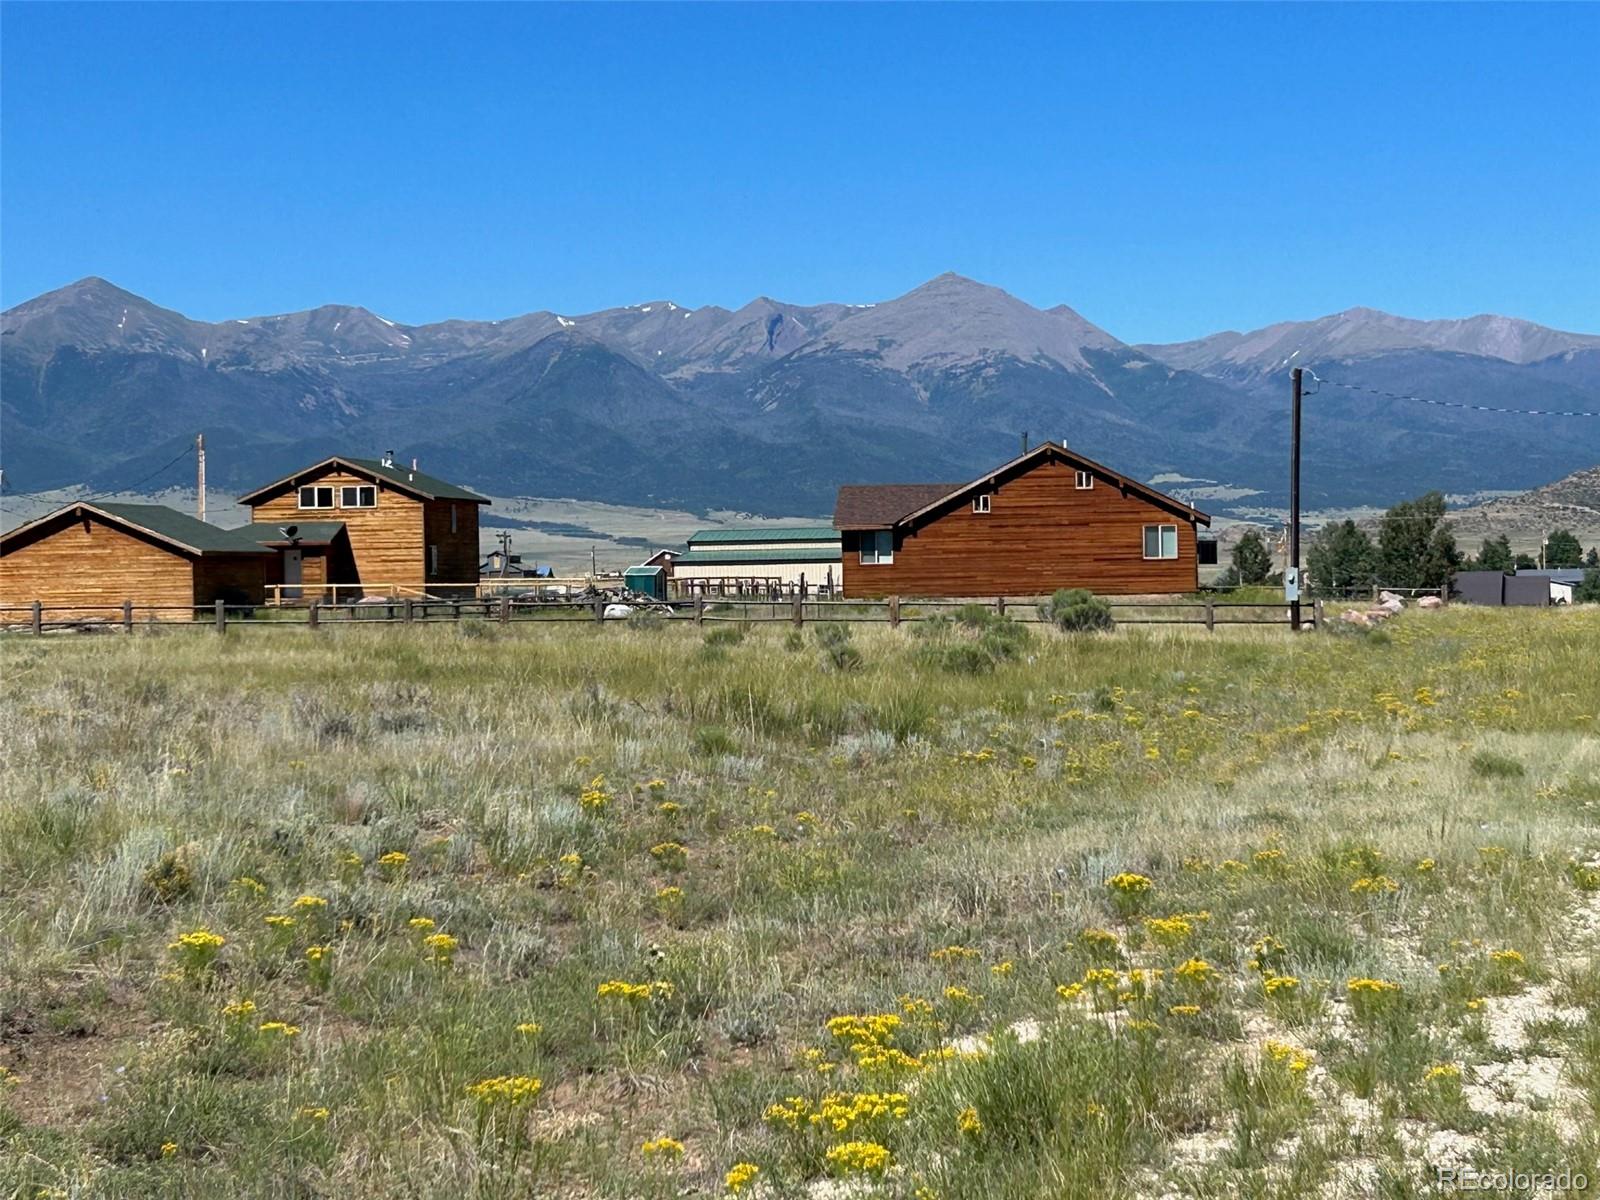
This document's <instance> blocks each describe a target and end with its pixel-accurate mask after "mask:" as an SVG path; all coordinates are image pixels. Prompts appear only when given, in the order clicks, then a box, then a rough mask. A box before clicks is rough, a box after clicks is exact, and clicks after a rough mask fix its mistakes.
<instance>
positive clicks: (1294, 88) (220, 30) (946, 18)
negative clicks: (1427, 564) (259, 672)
mask: <svg viewBox="0 0 1600 1200" xmlns="http://www.w3.org/2000/svg"><path fill="white" fill-rule="evenodd" d="M0 23H3V69H4V74H3V84H0V86H3V97H0V99H3V114H0V134H3V145H0V188H3V191H0V220H3V226H0V253H3V259H0V293H3V296H0V299H3V302H4V304H5V305H6V306H10V305H12V304H16V303H18V302H20V301H22V300H24V299H27V298H28V297H30V296H32V295H35V294H37V293H38V292H41V291H44V290H47V289H49V288H52V287H57V286H59V285H61V284H63V283H66V282H69V281H71V280H73V279H76V278H79V277H81V276H84V275H90V274H94V275H103V276H105V277H107V278H109V279H111V280H112V281H113V282H115V283H118V284H120V285H122V286H124V287H126V288H129V289H131V290H133V291H135V292H139V293H140V294H142V295H145V296H148V297H150V298H151V299H152V300H155V301H156V302H158V303H161V304H164V305H166V306H168V307H172V308H176V309H179V310H181V311H184V312H186V313H189V314H190V315H192V316H197V317H202V318H207V319H213V320H215V319H222V318H225V317H233V316H250V315H259V314H264V313H271V312H282V311H287V310H291V309H298V308H307V307H311V306H314V305H316V304H321V303H329V302H336V303H356V304H364V305H366V306H367V307H369V308H372V309H374V310H376V311H378V312H379V313H381V314H383V315H385V316H387V317H390V318H393V319H395V320H401V321H406V322H423V321H429V320H436V319H439V318H443V317H448V316H464V317H504V316H509V315H512V314H515V313H519V312H527V311H531V310H534V309H543V308H548V309H553V310H555V311H558V312H581V311H587V310H590V309H594V308H601V307H606V306H609V305H616V304H627V303H633V302H637V301H642V300H645V299H656V298H670V299H673V300H676V301H678V302H679V303H683V304H689V305H700V304H705V303H718V304H723V305H728V306H730V307H731V306H736V305H738V304H741V303H743V302H745V301H746V300H748V299H750V298H752V297H754V296H756V295H759V294H763V293H764V294H768V295H772V296H775V297H778V298H780V299H785V300H792V301H796V302H801V303H809V302H815V301H820V300H828V299H831V300H847V301H871V300H879V299H884V298H887V297H890V296H894V295H898V294H900V293H901V292H904V291H906V290H908V289H909V288H911V287H913V286H915V285H916V284H917V283H919V282H921V281H923V280H925V279H927V278H929V277H930V276H933V275H936V274H938V273H939V272H941V271H945V270H954V271H959V272H961V273H963V274H966V275H971V276H974V277H976V278H979V279H982V280H985V281H988V282H992V283H996V284H999V285H1000V286H1002V287H1004V288H1006V289H1007V290H1009V291H1011V292H1013V293H1015V294H1017V295H1019V296H1021V297H1023V298H1024V299H1026V300H1029V301H1031V302H1033V303H1035V304H1040V305H1048V304H1055V303H1062V302H1065V303H1068V304H1071V305H1072V306H1073V307H1075V308H1077V309H1078V310H1079V311H1081V312H1082V313H1083V314H1084V315H1085V316H1087V317H1088V318H1089V319H1091V320H1093V321H1095V322H1097V323H1098V324H1101V325H1103V326H1105V327H1106V328H1107V329H1109V330H1111V331H1112V332H1113V333H1115V334H1116V335H1117V336H1119V337H1121V338H1123V339H1125V340H1129V341H1143V340H1175V339H1179V338H1186V337H1193V336H1197V335H1200V334H1204V333H1208V332H1211V331H1214V330H1216V329H1220V328H1251V327H1254V326H1256V325H1260V324H1265V323H1267V322H1270V321H1273V320H1279V319H1284V318H1293V317H1308V316H1315V315H1320V314H1322V313H1326V312H1332V311H1337V310H1339V309H1342V308H1347V307H1350V306H1352V305H1357V304H1365V305H1371V306H1373V307H1377V308H1384V309H1388V310H1390V311H1395V312H1400V313H1405V314H1408V315H1415V316H1422V317H1435V316H1452V315H1468V314H1471V313H1475V312H1483V311H1493V312H1501V313H1508V314H1512V315H1516V316H1523V317H1527V318H1530V319H1533V320H1536V321H1540V322H1543V323H1545V324H1550V325H1555V326H1559V327H1565V328H1569V329H1579V330H1586V331H1597V330H1600V282H1597V281H1600V134H1597V128H1600V72H1596V70H1595V48H1596V46H1597V45H1600V7H1597V6H1595V5H1565V6H1558V7H1534V6H1524V5H1516V6H1510V7H1498V6H1487V5H1459V6H1436V7H1408V6H1392V5H1381V6H1373V7H1352V6H1343V5H1341V6H1335V7H1312V6H1301V5H1296V6H1289V7H1271V6H1260V5H1248V4H1240V5H1233V6H1225V7H1202V6H1192V5H1184V6H1178V7H1166V6H1156V5H1131V6H1124V7H1092V6H1086V5H1075V4H1073V5H1060V6H1054V7H999V6H990V5H986V6H978V7H928V6H915V5H896V6H886V7H866V6H847V5H828V6H822V7H786V6H776V5H760V6H733V5H705V6H697V7H679V6H670V5H647V6H623V5H611V4H598V5H593V6H588V7H581V8H580V7H561V6H552V5H525V6H513V5H501V6H494V7H478V6H471V5H465V4H460V5H445V6H438V7H435V6H425V5H407V6H394V7H391V6H384V5H377V4H349V5H341V6H333V7H322V6H318V5H313V4H263V5H247V6H224V5H190V4H176V5H170V6H163V7H144V6H140V5H134V4H107V5H91V6H85V7H77V6H63V5H46V4H19V3H8V4H6V5H5V6H4V10H3V14H0Z"/></svg>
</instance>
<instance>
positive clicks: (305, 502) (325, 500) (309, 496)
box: [300, 486, 333, 508]
mask: <svg viewBox="0 0 1600 1200" xmlns="http://www.w3.org/2000/svg"><path fill="white" fill-rule="evenodd" d="M300 507H301V508H332V507H333V488H332V487H323V486H317V487H303V488H301V489H300Z"/></svg>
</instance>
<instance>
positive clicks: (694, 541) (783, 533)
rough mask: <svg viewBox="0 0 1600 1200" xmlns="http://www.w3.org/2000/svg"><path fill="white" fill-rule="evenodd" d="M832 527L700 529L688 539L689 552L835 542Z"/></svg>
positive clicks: (787, 526) (834, 533) (835, 534)
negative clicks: (757, 544) (704, 548)
mask: <svg viewBox="0 0 1600 1200" xmlns="http://www.w3.org/2000/svg"><path fill="white" fill-rule="evenodd" d="M838 540H839V531H838V530H837V529H835V528H834V527H833V526H832V525H768V526H765V527H757V528H741V529H702V530H700V531H699V532H698V533H694V534H691V535H690V537H689V548H690V549H691V550H693V549H696V548H698V547H701V546H736V545H740V544H742V543H749V542H761V543H765V542H774V543H778V542H836V541H838Z"/></svg>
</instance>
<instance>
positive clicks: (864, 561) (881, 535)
mask: <svg viewBox="0 0 1600 1200" xmlns="http://www.w3.org/2000/svg"><path fill="white" fill-rule="evenodd" d="M893 561H894V531H893V530H892V529H879V530H876V531H874V532H871V533H863V534H862V535H861V565H862V566H864V567H871V566H878V565H881V564H883V563H892V562H893Z"/></svg>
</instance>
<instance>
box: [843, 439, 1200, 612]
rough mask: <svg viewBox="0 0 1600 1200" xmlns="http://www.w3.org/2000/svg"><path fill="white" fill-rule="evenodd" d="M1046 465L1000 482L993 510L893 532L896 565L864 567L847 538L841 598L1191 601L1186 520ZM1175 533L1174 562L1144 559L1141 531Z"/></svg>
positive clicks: (947, 514) (954, 511)
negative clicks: (1058, 594)
mask: <svg viewBox="0 0 1600 1200" xmlns="http://www.w3.org/2000/svg"><path fill="white" fill-rule="evenodd" d="M1075 475H1076V472H1075V470H1074V468H1073V467H1071V466H1068V465H1066V464H1064V463H1061V462H1056V461H1050V460H1045V461H1041V462H1040V463H1038V464H1037V465H1036V466H1033V467H1032V468H1031V469H1029V470H1027V471H1025V472H1023V473H1021V474H1019V475H1016V476H1014V477H1012V478H1010V479H1006V480H1003V481H1002V482H1001V483H1000V484H999V485H998V486H997V487H996V488H995V489H994V491H993V492H992V493H991V495H992V497H993V499H992V502H991V503H992V509H991V511H990V512H987V513H975V512H973V511H972V501H971V497H966V498H964V499H962V500H960V501H958V502H955V503H953V504H950V505H947V506H946V507H945V508H943V509H940V510H938V511H937V512H934V513H930V514H928V515H927V516H926V517H924V518H922V519H921V521H920V522H919V523H918V527H916V528H914V529H907V530H896V531H895V539H896V545H895V550H894V562H892V563H887V564H880V565H865V566H864V565H862V562H861V554H860V542H861V539H862V538H864V537H867V536H869V535H867V534H858V533H855V532H851V531H846V532H845V533H844V535H843V536H844V594H845V595H846V596H859V597H874V596H895V595H898V596H1032V595H1039V594H1042V593H1047V592H1052V591H1054V590H1055V589H1056V588H1061V587H1082V588H1089V589H1090V590H1091V591H1094V592H1098V593H1101V594H1104V595H1134V594H1139V593H1162V592H1188V591H1193V590H1194V589H1195V588H1197V587H1198V586H1199V568H1198V565H1197V562H1196V558H1195V527H1194V525H1193V524H1191V523H1189V522H1188V521H1186V520H1185V519H1184V518H1182V517H1178V516H1175V515H1173V513H1172V512H1171V511H1170V510H1168V509H1165V508H1162V507H1160V506H1159V505H1156V504H1152V503H1151V502H1150V501H1148V500H1145V499H1142V498H1141V497H1139V496H1138V495H1136V494H1134V493H1132V492H1130V493H1128V494H1126V495H1124V494H1123V492H1122V491H1121V489H1120V488H1118V487H1117V485H1116V483H1115V482H1112V481H1109V480H1106V479H1103V478H1097V479H1096V480H1095V484H1094V487H1092V488H1088V489H1079V488H1078V487H1076V486H1075ZM1146 525H1176V526H1177V527H1178V557H1177V558H1176V559H1162V560H1146V559H1145V557H1144V527H1145V526H1146Z"/></svg>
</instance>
